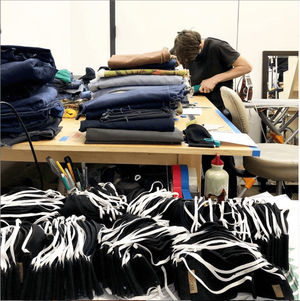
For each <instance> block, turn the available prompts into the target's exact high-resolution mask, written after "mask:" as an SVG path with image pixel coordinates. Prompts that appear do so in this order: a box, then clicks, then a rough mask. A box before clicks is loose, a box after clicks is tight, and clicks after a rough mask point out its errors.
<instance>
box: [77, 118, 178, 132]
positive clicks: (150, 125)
mask: <svg viewBox="0 0 300 301" xmlns="http://www.w3.org/2000/svg"><path fill="white" fill-rule="evenodd" d="M89 128H98V129H122V130H136V131H137V130H138V131H160V132H173V131H174V120H173V118H170V117H167V118H156V119H144V120H130V121H113V122H109V123H103V122H100V121H99V120H82V121H81V123H80V128H79V131H81V132H85V131H87V129H89Z"/></svg>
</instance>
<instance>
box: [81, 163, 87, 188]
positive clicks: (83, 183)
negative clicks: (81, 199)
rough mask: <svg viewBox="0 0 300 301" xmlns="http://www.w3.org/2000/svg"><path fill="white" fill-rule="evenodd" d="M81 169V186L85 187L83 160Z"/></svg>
mask: <svg viewBox="0 0 300 301" xmlns="http://www.w3.org/2000/svg"><path fill="white" fill-rule="evenodd" d="M81 170H82V185H83V187H84V188H85V187H86V183H85V180H86V179H85V177H86V175H85V171H86V170H85V163H84V162H81Z"/></svg>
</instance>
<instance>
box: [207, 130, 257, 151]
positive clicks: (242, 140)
mask: <svg viewBox="0 0 300 301" xmlns="http://www.w3.org/2000/svg"><path fill="white" fill-rule="evenodd" d="M210 134H211V135H212V137H213V139H214V140H219V141H221V142H228V143H234V144H241V145H248V146H256V147H257V144H256V143H255V142H254V141H253V140H252V139H251V138H250V137H249V136H248V135H247V134H244V133H234V132H228V131H210Z"/></svg>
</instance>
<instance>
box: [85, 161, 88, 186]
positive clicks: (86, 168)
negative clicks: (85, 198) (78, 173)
mask: <svg viewBox="0 0 300 301" xmlns="http://www.w3.org/2000/svg"><path fill="white" fill-rule="evenodd" d="M88 186H89V173H88V167H87V166H86V167H85V189H87V188H88Z"/></svg>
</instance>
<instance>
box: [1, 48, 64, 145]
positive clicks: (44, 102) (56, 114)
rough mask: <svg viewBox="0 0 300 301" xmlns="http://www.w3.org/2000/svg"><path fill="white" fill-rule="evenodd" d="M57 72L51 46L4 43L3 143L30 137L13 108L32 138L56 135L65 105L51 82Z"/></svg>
mask: <svg viewBox="0 0 300 301" xmlns="http://www.w3.org/2000/svg"><path fill="white" fill-rule="evenodd" d="M56 73H57V69H56V66H55V62H54V59H53V56H52V54H51V51H50V50H49V49H43V48H37V47H25V46H1V89H2V91H1V100H2V102H1V145H2V146H3V145H8V146H10V145H13V144H16V143H19V142H23V141H26V140H27V136H26V135H25V133H24V129H23V127H22V126H21V124H20V122H19V120H18V118H17V116H16V114H15V112H14V110H13V108H14V109H15V110H16V111H17V113H18V115H19V116H20V118H21V119H22V121H23V123H24V125H25V126H26V129H27V131H28V133H29V136H30V138H31V139H32V140H41V139H52V138H53V137H54V136H55V135H56V134H57V133H58V132H59V131H60V127H59V123H60V122H61V118H62V115H63V110H64V108H63V105H62V104H61V102H60V101H59V99H57V93H58V92H57V90H56V89H55V88H54V87H52V86H51V83H52V81H53V79H54V77H55V74H56Z"/></svg>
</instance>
